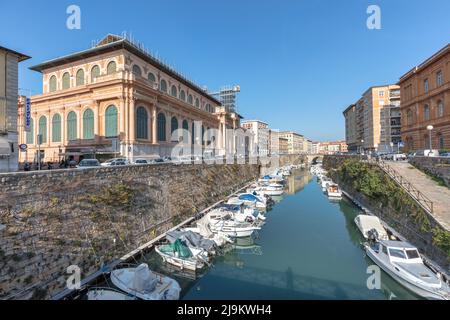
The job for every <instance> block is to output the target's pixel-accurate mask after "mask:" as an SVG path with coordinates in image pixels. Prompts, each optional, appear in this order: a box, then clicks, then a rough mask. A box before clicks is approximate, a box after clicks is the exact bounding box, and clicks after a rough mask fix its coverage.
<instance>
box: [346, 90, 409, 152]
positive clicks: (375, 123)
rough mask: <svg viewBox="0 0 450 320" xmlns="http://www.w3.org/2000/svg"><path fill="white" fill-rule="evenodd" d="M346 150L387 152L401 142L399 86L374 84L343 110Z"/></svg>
mask: <svg viewBox="0 0 450 320" xmlns="http://www.w3.org/2000/svg"><path fill="white" fill-rule="evenodd" d="M343 114H344V117H345V139H346V143H347V145H348V148H349V151H353V152H358V151H362V150H367V151H379V152H391V151H393V150H394V149H395V148H396V147H398V146H399V144H400V142H401V131H400V130H401V113H400V87H399V86H397V85H385V86H374V87H371V88H369V89H368V90H366V92H364V93H363V95H362V97H361V98H360V99H359V100H358V101H357V102H356V103H354V104H351V105H350V106H348V107H347V108H346V109H345V110H344V112H343Z"/></svg>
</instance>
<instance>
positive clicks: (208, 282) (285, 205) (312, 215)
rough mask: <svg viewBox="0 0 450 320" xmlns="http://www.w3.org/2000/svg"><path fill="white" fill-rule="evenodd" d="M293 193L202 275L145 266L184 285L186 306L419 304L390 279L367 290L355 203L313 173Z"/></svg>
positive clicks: (158, 263) (296, 179)
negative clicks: (240, 302)
mask: <svg viewBox="0 0 450 320" xmlns="http://www.w3.org/2000/svg"><path fill="white" fill-rule="evenodd" d="M286 191H287V192H286V193H285V195H284V196H283V197H282V198H281V199H277V204H275V205H274V207H273V208H272V210H270V211H268V212H267V214H266V217H267V220H266V224H265V225H264V226H263V228H262V230H261V231H260V232H259V234H258V235H257V236H256V237H254V238H251V239H241V240H240V241H239V242H238V243H237V244H236V245H235V247H234V248H232V249H230V250H229V251H228V252H227V253H225V254H224V255H222V256H219V257H216V258H215V259H214V265H213V266H212V267H210V268H208V269H207V270H205V271H204V272H203V273H202V274H200V275H197V276H194V275H193V274H189V273H181V272H180V271H175V270H171V269H168V268H167V266H166V265H164V264H163V263H162V260H161V259H160V258H159V256H157V255H156V254H155V253H153V252H151V253H149V254H148V255H147V256H145V258H144V259H143V261H145V262H147V263H148V264H149V266H150V268H152V269H154V270H156V271H160V272H163V273H165V274H169V275H170V276H172V277H173V278H175V279H176V280H177V281H179V283H180V285H181V287H182V289H183V291H182V296H181V298H182V299H195V300H206V299H416V297H415V296H413V295H412V294H410V293H409V292H408V291H407V290H406V289H404V288H403V287H401V286H400V285H398V284H397V283H396V282H395V281H394V280H392V279H391V278H390V277H389V276H388V275H386V274H385V273H382V274H381V283H382V286H381V289H380V290H377V289H375V290H369V289H368V288H367V285H366V281H367V278H368V276H369V274H367V267H368V266H369V265H372V264H373V263H372V262H371V261H370V259H369V258H367V257H365V255H364V251H363V250H362V248H361V246H360V243H361V242H362V241H363V237H362V236H361V235H360V233H359V231H358V229H357V228H356V226H355V225H354V222H353V219H354V218H355V217H356V215H358V214H359V213H361V211H360V210H359V209H358V208H357V207H356V206H355V205H353V203H351V202H350V200H348V199H343V200H341V201H335V202H330V201H329V200H328V198H327V197H326V196H325V195H324V194H323V193H322V190H321V188H320V186H319V185H318V184H317V183H316V178H314V177H312V176H311V175H310V174H309V172H308V171H307V170H299V171H297V172H296V173H295V174H293V175H292V176H290V177H289V180H288V182H287V186H286Z"/></svg>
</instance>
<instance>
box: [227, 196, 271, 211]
mask: <svg viewBox="0 0 450 320" xmlns="http://www.w3.org/2000/svg"><path fill="white" fill-rule="evenodd" d="M227 203H228V204H237V205H242V204H244V205H248V206H252V207H255V208H257V209H261V210H265V209H267V198H266V197H264V196H258V195H255V194H252V193H241V194H239V195H238V196H236V197H232V198H230V199H228V201H227Z"/></svg>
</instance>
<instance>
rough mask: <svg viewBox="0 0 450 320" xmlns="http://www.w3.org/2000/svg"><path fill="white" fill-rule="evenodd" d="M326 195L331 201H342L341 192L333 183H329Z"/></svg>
mask: <svg viewBox="0 0 450 320" xmlns="http://www.w3.org/2000/svg"><path fill="white" fill-rule="evenodd" d="M327 195H328V198H331V199H342V191H341V189H340V188H339V186H338V185H337V184H335V183H331V184H329V185H328V186H327Z"/></svg>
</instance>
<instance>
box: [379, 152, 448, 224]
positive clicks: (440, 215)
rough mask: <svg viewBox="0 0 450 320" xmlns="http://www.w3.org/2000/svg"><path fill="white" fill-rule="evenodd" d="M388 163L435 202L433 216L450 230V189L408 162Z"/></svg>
mask: <svg viewBox="0 0 450 320" xmlns="http://www.w3.org/2000/svg"><path fill="white" fill-rule="evenodd" d="M387 163H388V164H389V166H390V167H391V168H392V169H394V170H395V171H397V172H398V173H399V174H400V175H401V176H402V177H404V178H405V179H406V180H408V181H409V182H410V183H411V184H412V185H413V186H414V187H416V188H417V189H418V190H420V191H421V192H422V193H423V194H424V195H425V196H426V197H428V198H429V199H430V200H431V201H432V202H433V211H434V212H433V216H434V217H435V218H436V220H437V221H439V222H440V223H441V225H442V226H443V227H445V228H446V229H447V230H450V189H449V188H447V187H443V186H439V185H438V184H437V183H436V182H435V181H434V180H433V179H431V178H430V177H429V176H427V175H426V174H425V173H423V172H422V171H420V170H418V169H416V168H415V167H413V166H412V165H411V164H409V163H408V162H400V161H399V162H396V161H388V162H387Z"/></svg>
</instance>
